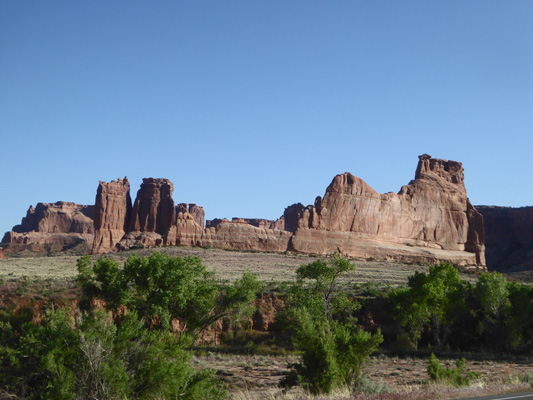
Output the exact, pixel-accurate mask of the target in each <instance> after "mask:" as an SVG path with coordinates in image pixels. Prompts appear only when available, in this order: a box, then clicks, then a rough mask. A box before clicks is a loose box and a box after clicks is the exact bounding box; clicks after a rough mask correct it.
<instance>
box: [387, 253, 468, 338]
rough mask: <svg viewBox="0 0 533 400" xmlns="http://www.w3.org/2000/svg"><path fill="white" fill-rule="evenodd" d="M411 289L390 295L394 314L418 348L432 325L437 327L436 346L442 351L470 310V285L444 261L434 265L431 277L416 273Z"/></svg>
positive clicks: (389, 302) (400, 289)
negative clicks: (468, 293) (466, 298)
mask: <svg viewBox="0 0 533 400" xmlns="http://www.w3.org/2000/svg"><path fill="white" fill-rule="evenodd" d="M407 286H408V287H407V288H398V289H395V290H393V291H392V292H391V293H390V294H389V297H388V301H387V302H388V307H389V310H390V312H391V313H392V315H394V316H395V317H396V318H398V319H399V320H400V321H401V323H402V325H403V326H404V327H405V328H406V329H407V331H408V333H409V335H410V338H411V340H412V342H413V344H414V346H415V348H416V347H417V346H418V341H419V339H420V338H421V335H422V332H423V331H424V329H426V328H427V327H429V326H431V327H432V328H433V332H434V341H435V344H436V345H437V346H438V348H439V349H440V348H442V346H443V345H444V344H445V343H446V342H447V338H448V335H449V333H450V329H451V326H452V325H453V323H454V322H455V321H456V320H457V319H458V318H460V317H461V315H462V314H464V313H465V311H466V305H465V294H466V292H467V289H468V287H467V284H466V283H465V282H464V281H463V280H461V279H460V277H459V272H458V271H457V269H456V268H455V267H454V266H453V265H451V264H449V263H445V262H441V263H440V264H437V265H432V266H430V268H429V273H428V274H427V275H426V274H424V273H422V272H415V274H414V275H412V276H410V277H409V279H408V285H407Z"/></svg>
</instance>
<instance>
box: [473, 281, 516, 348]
mask: <svg viewBox="0 0 533 400" xmlns="http://www.w3.org/2000/svg"><path fill="white" fill-rule="evenodd" d="M474 296H475V298H476V299H477V301H478V302H479V304H480V305H481V310H482V312H483V318H482V319H481V320H480V321H479V331H480V333H481V334H482V335H483V337H484V338H485V345H487V346H489V347H492V346H495V347H501V346H502V345H504V346H505V345H508V344H509V343H508V342H507V341H506V340H505V327H504V324H505V321H504V319H505V316H506V314H507V313H508V311H509V309H510V306H511V304H510V302H509V289H508V282H507V279H505V277H504V276H503V275H502V274H500V273H499V272H486V273H483V274H482V275H481V277H480V278H479V280H478V281H477V283H476V286H475V287H474Z"/></svg>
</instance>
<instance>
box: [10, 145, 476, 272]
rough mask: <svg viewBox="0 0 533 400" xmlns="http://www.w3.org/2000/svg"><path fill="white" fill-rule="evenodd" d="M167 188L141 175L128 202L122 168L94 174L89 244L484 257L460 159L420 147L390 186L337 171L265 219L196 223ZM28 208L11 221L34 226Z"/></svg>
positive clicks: (200, 217) (192, 208)
mask: <svg viewBox="0 0 533 400" xmlns="http://www.w3.org/2000/svg"><path fill="white" fill-rule="evenodd" d="M173 190H174V186H173V184H172V183H171V182H170V181H169V180H168V179H162V178H146V179H144V180H143V183H142V184H141V186H140V189H139V191H138V192H137V196H136V199H135V202H134V203H133V204H132V203H131V198H130V194H129V193H130V192H129V191H130V185H129V182H128V180H127V178H124V179H119V180H117V181H112V182H109V183H106V182H100V184H99V186H98V190H97V195H96V201H95V203H96V204H95V207H94V231H93V232H92V233H93V235H94V240H93V241H92V242H91V245H92V247H91V249H92V253H94V254H101V253H106V252H109V251H116V250H121V249H128V248H142V247H153V246H176V245H186V246H203V247H216V248H224V249H235V250H250V251H271V252H285V251H291V252H300V253H312V254H320V255H323V254H328V253H332V252H340V253H342V254H345V255H349V256H353V257H363V258H376V259H391V260H398V261H407V262H416V261H421V262H436V261H439V260H449V261H452V262H454V263H456V264H462V265H478V266H481V267H482V266H484V265H485V256H484V251H485V249H484V233H483V217H482V216H481V214H480V213H479V212H478V211H477V210H476V209H475V207H473V206H472V204H471V203H470V201H469V200H468V198H467V194H466V188H465V186H464V175H463V167H462V164H461V163H459V162H456V161H448V160H441V159H434V158H431V156H429V155H422V156H420V157H419V162H418V166H417V169H416V173H415V179H414V180H412V181H411V182H410V183H409V184H407V185H405V186H403V187H402V188H401V189H400V191H399V192H398V193H392V192H391V193H386V194H379V193H377V192H376V191H375V190H374V189H372V188H371V187H370V186H369V185H368V184H366V183H365V182H364V181H363V180H361V179H359V178H357V177H355V176H354V175H352V174H350V173H344V174H340V175H337V176H336V177H335V178H334V179H333V181H332V182H331V184H330V185H329V186H328V188H327V189H326V193H325V194H324V196H323V197H320V196H319V197H317V198H316V200H315V203H314V205H311V206H304V205H302V204H300V203H298V204H293V205H291V206H289V207H287V208H286V209H285V211H284V213H283V215H282V216H281V217H280V218H279V219H278V220H275V221H272V220H266V219H259V218H251V219H249V218H234V219H233V220H232V221H229V220H227V219H216V220H212V221H207V222H206V227H205V228H204V220H205V213H204V210H203V208H202V207H199V206H197V205H196V204H185V203H179V204H177V205H176V204H175V203H174V200H173V197H172V196H173ZM56 204H59V203H56ZM80 207H87V206H80ZM33 214H35V210H34V211H32V213H30V212H29V213H28V216H27V217H26V218H25V219H24V220H23V224H22V225H23V226H24V228H20V229H19V228H18V229H19V230H24V229H30V228H31V229H33V230H35V222H34V220H35V216H33ZM56 220H57V221H59V219H57V218H55V217H54V218H52V217H49V218H48V220H46V219H45V221H44V222H42V225H43V229H44V226H46V227H50V226H57V227H58V228H57V229H56V228H54V229H56V230H58V231H62V232H63V231H67V232H63V233H64V234H72V233H74V232H71V231H72V230H73V229H74V230H75V229H79V227H80V226H81V225H79V224H78V223H76V224H72V223H71V224H70V225H69V224H68V223H61V224H59V223H54V221H56ZM47 229H49V228H47ZM14 231H15V229H14ZM13 233H14V232H11V233H8V234H6V237H7V238H8V239H10V237H11V236H13ZM4 239H5V238H4Z"/></svg>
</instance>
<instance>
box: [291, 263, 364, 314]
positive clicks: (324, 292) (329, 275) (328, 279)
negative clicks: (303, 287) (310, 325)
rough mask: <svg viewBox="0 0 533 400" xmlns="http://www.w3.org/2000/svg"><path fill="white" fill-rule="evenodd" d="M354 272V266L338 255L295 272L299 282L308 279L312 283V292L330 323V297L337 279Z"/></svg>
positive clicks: (307, 265)
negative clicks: (321, 305)
mask: <svg viewBox="0 0 533 400" xmlns="http://www.w3.org/2000/svg"><path fill="white" fill-rule="evenodd" d="M353 270H355V265H354V264H353V263H351V262H350V261H349V260H347V259H346V258H342V257H341V256H340V255H339V254H338V253H336V254H334V255H333V256H332V257H331V258H330V259H329V261H326V260H317V261H315V262H312V263H310V264H305V265H301V266H300V267H299V268H298V270H297V271H296V276H297V278H298V280H299V281H302V280H304V279H310V280H312V281H313V282H314V285H313V288H312V290H313V291H314V292H315V293H314V294H315V296H317V295H318V297H319V298H320V302H321V303H322V304H323V307H324V316H325V317H326V318H328V320H330V321H331V316H332V308H331V303H332V297H333V294H334V292H335V290H336V288H337V286H338V283H339V282H338V278H339V277H340V276H341V275H342V274H344V273H346V272H348V271H353Z"/></svg>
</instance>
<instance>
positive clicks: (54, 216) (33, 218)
mask: <svg viewBox="0 0 533 400" xmlns="http://www.w3.org/2000/svg"><path fill="white" fill-rule="evenodd" d="M93 213H94V206H87V205H80V204H75V203H71V202H66V201H58V202H56V203H38V204H37V206H35V208H34V207H33V206H30V208H29V209H28V212H27V213H26V217H24V218H23V219H22V222H21V224H20V225H17V226H15V227H13V230H12V231H11V232H7V233H6V234H5V235H4V238H3V239H2V244H3V245H4V246H3V247H4V250H5V252H6V253H11V252H18V251H19V250H21V249H24V250H29V251H31V252H35V253H41V254H53V253H58V252H62V251H66V250H69V249H73V248H77V249H78V252H79V253H88V252H89V251H90V248H91V246H92V243H93V236H94V226H93Z"/></svg>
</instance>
